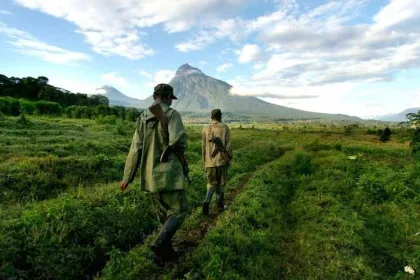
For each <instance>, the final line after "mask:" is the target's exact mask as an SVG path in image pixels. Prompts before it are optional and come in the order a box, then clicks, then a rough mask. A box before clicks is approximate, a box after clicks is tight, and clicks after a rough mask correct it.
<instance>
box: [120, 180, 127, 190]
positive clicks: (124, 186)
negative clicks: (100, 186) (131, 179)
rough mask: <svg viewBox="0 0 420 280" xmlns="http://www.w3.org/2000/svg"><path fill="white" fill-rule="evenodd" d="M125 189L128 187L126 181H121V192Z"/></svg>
mask: <svg viewBox="0 0 420 280" xmlns="http://www.w3.org/2000/svg"><path fill="white" fill-rule="evenodd" d="M127 187H128V183H127V182H126V181H121V183H120V188H121V191H125V189H126V188H127Z"/></svg>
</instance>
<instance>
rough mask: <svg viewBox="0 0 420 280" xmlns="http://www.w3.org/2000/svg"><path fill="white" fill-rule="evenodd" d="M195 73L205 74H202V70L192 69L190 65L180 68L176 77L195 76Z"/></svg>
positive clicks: (183, 65) (186, 64)
mask: <svg viewBox="0 0 420 280" xmlns="http://www.w3.org/2000/svg"><path fill="white" fill-rule="evenodd" d="M194 73H200V74H203V72H201V70H200V69H198V68H195V67H192V66H191V65H189V64H188V63H185V64H182V65H181V66H179V68H178V70H176V75H177V76H178V75H188V74H194Z"/></svg>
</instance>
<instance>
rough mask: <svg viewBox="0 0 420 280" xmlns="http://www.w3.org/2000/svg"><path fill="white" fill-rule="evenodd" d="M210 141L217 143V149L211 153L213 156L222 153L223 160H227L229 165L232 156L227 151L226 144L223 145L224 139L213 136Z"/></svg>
mask: <svg viewBox="0 0 420 280" xmlns="http://www.w3.org/2000/svg"><path fill="white" fill-rule="evenodd" d="M209 142H212V143H214V145H215V149H214V150H213V152H212V153H211V157H215V156H216V155H217V153H220V155H221V156H222V158H223V160H224V161H225V162H226V164H227V165H229V164H230V160H231V158H230V156H229V153H228V152H227V151H226V149H225V146H223V143H222V140H221V139H220V138H219V137H217V136H213V137H212V138H210V140H209Z"/></svg>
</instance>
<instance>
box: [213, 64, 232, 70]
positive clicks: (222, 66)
mask: <svg viewBox="0 0 420 280" xmlns="http://www.w3.org/2000/svg"><path fill="white" fill-rule="evenodd" d="M232 67H233V64H232V63H223V64H222V65H220V66H219V67H217V69H216V71H217V72H225V71H227V70H228V69H229V68H232Z"/></svg>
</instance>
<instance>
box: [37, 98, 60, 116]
mask: <svg viewBox="0 0 420 280" xmlns="http://www.w3.org/2000/svg"><path fill="white" fill-rule="evenodd" d="M34 106H35V114H38V115H53V116H60V115H61V113H62V112H63V108H62V107H61V106H60V104H58V103H55V102H49V101H37V102H35V103H34Z"/></svg>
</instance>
